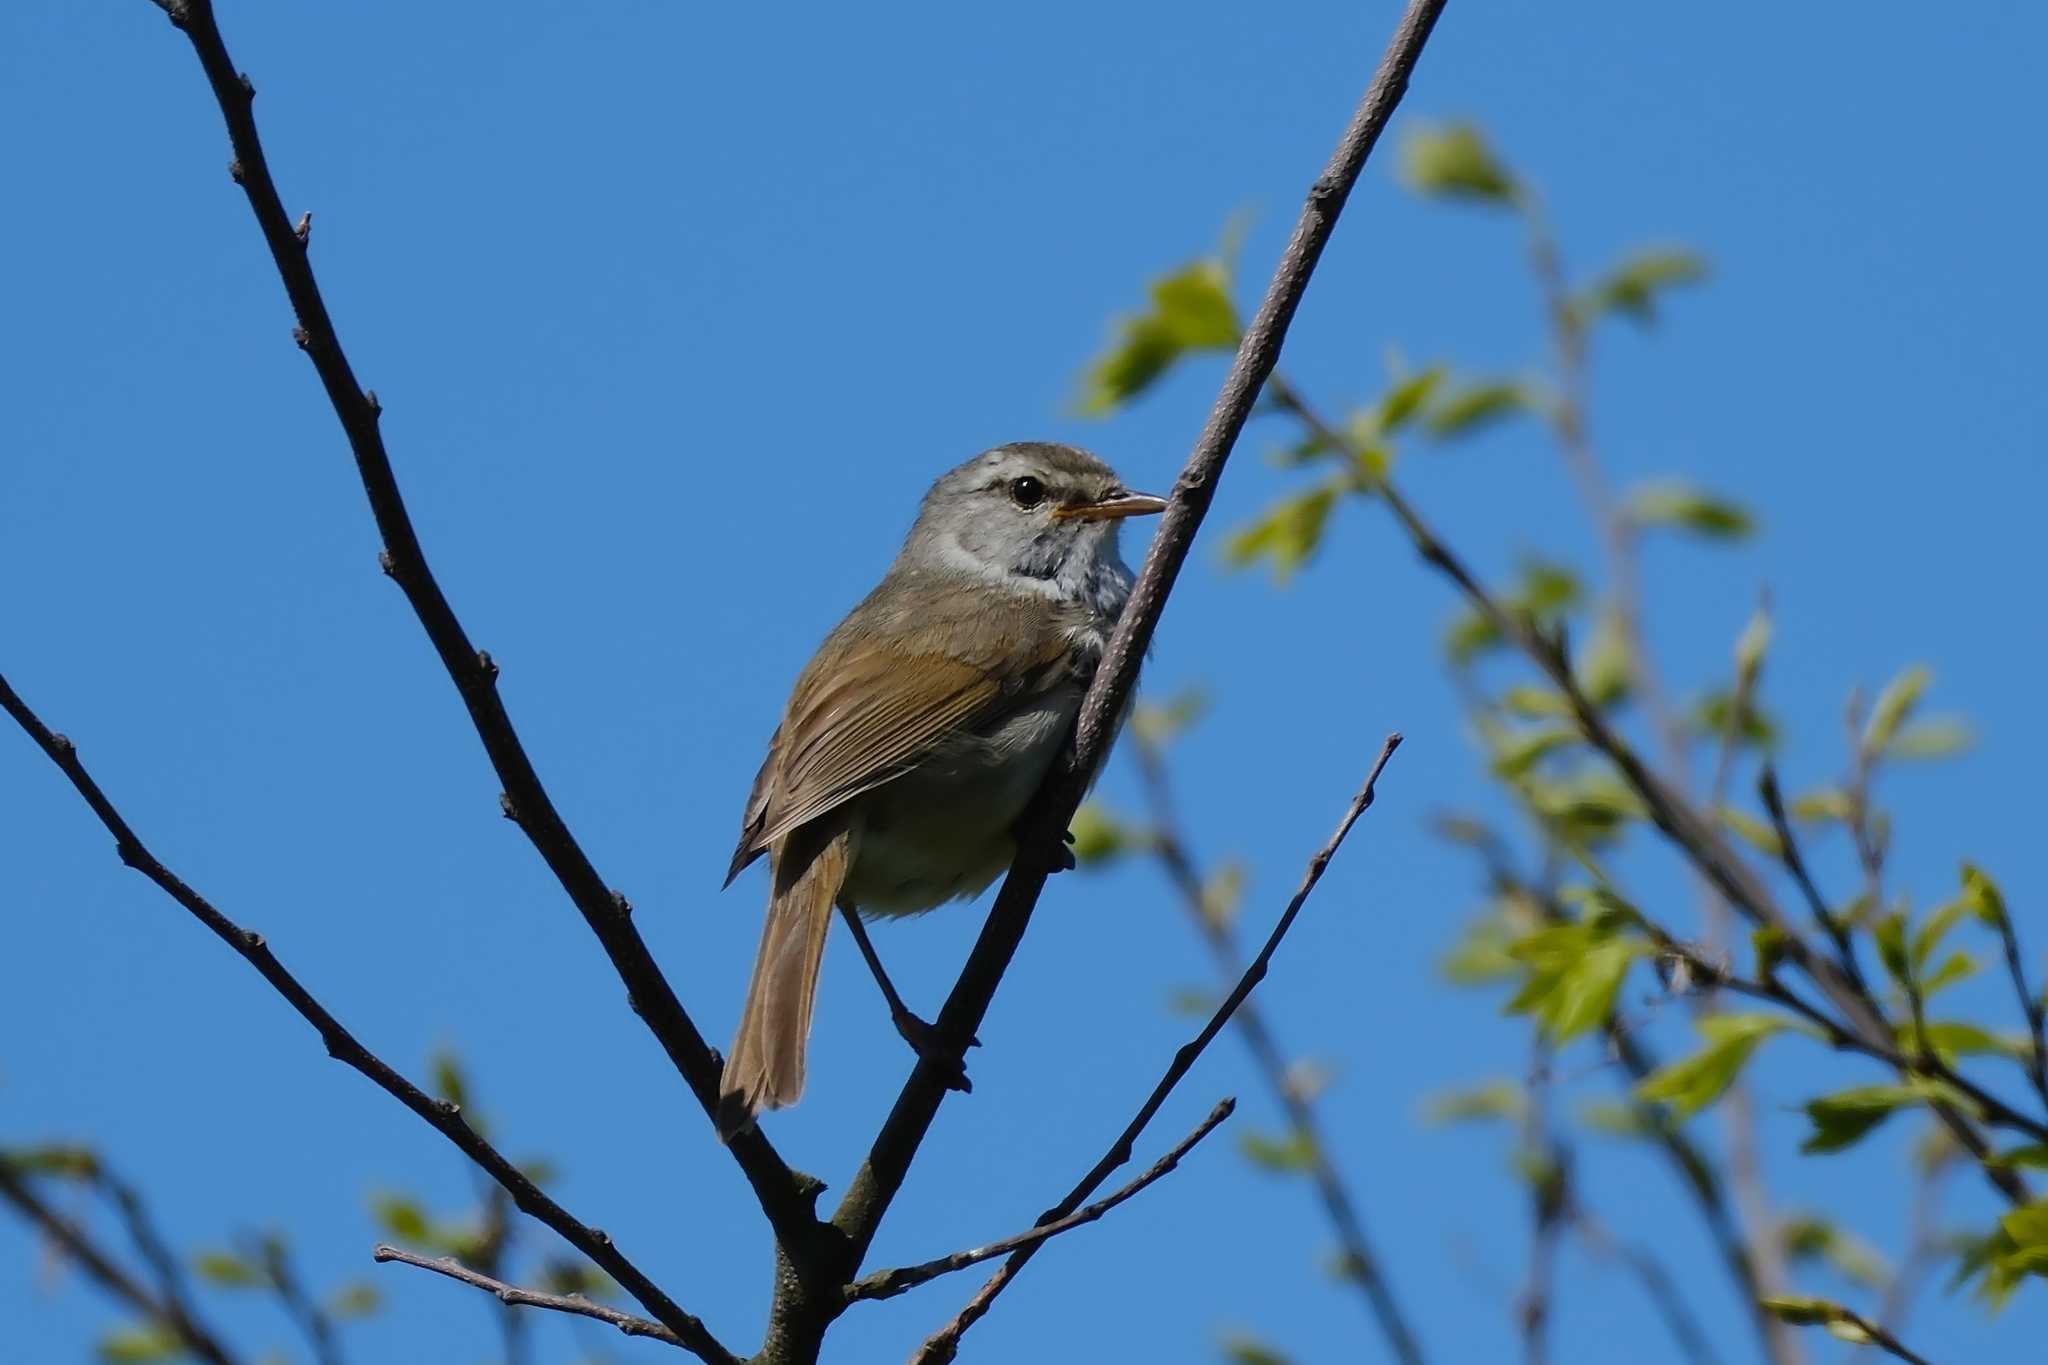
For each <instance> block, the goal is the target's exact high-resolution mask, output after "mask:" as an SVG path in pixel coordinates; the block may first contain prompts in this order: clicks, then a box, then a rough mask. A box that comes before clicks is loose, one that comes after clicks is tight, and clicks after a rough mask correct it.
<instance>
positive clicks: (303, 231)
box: [292, 209, 313, 246]
mask: <svg viewBox="0 0 2048 1365" xmlns="http://www.w3.org/2000/svg"><path fill="white" fill-rule="evenodd" d="M292 236H294V237H296V238H298V239H299V245H300V246H304V245H306V243H307V241H308V240H310V239H311V237H312V236H313V211H312V210H311V209H307V210H306V211H305V212H304V213H302V214H300V215H299V221H298V222H297V223H296V224H294V225H293V227H292Z"/></svg>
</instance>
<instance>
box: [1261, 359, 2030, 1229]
mask: <svg viewBox="0 0 2048 1365" xmlns="http://www.w3.org/2000/svg"><path fill="white" fill-rule="evenodd" d="M1275 379H1276V382H1275V383H1274V384H1272V385H1271V386H1270V387H1271V389H1272V392H1273V399H1274V402H1275V403H1277V404H1279V405H1280V406H1281V407H1282V408H1284V409H1286V410H1288V411H1291V412H1294V413H1295V414H1296V415H1297V416H1298V417H1299V418H1300V419H1301V420H1302V421H1304V422H1306V423H1308V424H1309V425H1310V427H1311V429H1312V430H1315V431H1317V432H1319V433H1321V434H1323V435H1324V436H1325V439H1328V440H1330V441H1333V442H1335V443H1336V445H1337V447H1338V448H1340V449H1341V448H1343V438H1342V436H1340V435H1339V434H1338V433H1337V432H1336V430H1335V429H1334V428H1332V427H1330V426H1329V425H1328V424H1327V423H1325V422H1323V421H1322V419H1321V418H1319V417H1318V416H1317V415H1316V413H1315V410H1314V409H1313V408H1311V407H1309V406H1308V404H1307V402H1306V400H1304V399H1303V398H1302V397H1301V396H1300V394H1299V393H1298V392H1297V391H1295V390H1294V389H1292V388H1291V387H1288V386H1285V385H1284V384H1283V383H1281V382H1279V381H1278V377H1277V376H1276V377H1275ZM1372 491H1373V493H1374V494H1375V495H1376V496H1377V497H1379V499H1380V500H1381V501H1382V502H1384V503H1386V505H1387V508H1388V510H1389V511H1391V512H1392V513H1393V514H1394V518H1395V520H1397V521H1398V522H1400V524H1401V526H1402V528H1403V529H1404V530H1405V531H1406V532H1407V533H1408V536H1409V539H1410V540H1411V541H1413V542H1414V545H1415V548H1416V551H1417V553H1419V554H1420V555H1421V556H1422V559H1423V562H1425V563H1427V564H1429V565H1430V566H1432V567H1433V568H1435V569H1437V570H1438V571H1440V572H1441V573H1442V574H1443V575H1444V576H1445V577H1446V578H1448V579H1450V580H1451V582H1452V583H1454V584H1456V585H1457V587H1458V588H1459V590H1460V591H1462V592H1463V593H1464V594H1465V596H1466V599H1467V600H1468V601H1469V602H1470V603H1471V604H1472V606H1473V607H1474V608H1476V609H1477V610H1478V611H1479V612H1480V613H1481V615H1483V616H1484V617H1485V618H1486V620H1487V622H1488V623H1489V624H1490V625H1491V626H1492V627H1493V628H1494V629H1495V630H1496V631H1498V632H1499V633H1500V635H1501V638H1503V639H1505V640H1508V641H1510V642H1512V643H1513V644H1514V645H1515V647H1516V648H1517V649H1520V650H1521V651H1522V652H1523V653H1524V654H1525V655H1527V656H1528V658H1529V659H1530V660H1531V661H1532V662H1534V663H1535V664H1536V666H1537V667H1538V668H1540V669H1541V670H1542V671H1543V673H1544V674H1545V676H1547V677H1548V678H1549V679H1550V681H1551V683H1552V685H1553V686H1555V687H1556V688H1557V690H1558V692H1559V694H1560V695H1561V696H1563V697H1564V699H1565V701H1566V702H1567V704H1569V705H1570V707H1571V710H1572V715H1573V718H1574V719H1575V720H1576V721H1577V723H1578V726H1579V730H1580V732H1581V733H1582V734H1584V735H1585V737H1586V741H1587V743H1589V744H1591V745H1592V746H1593V747H1594V748H1595V749H1596V750H1598V751H1599V752H1601V753H1603V754H1605V755H1606V756H1607V758H1608V759H1609V761H1611V762H1612V763H1613V764H1614V766H1615V768H1616V769H1617V770H1618V771H1619V773H1620V774H1621V777H1622V780H1623V781H1624V782H1626V783H1627V785H1628V787H1629V789H1630V790H1631V791H1633V792H1634V793H1635V794H1636V795H1637V796H1638V797H1640V798H1641V799H1642V801H1643V804H1644V805H1645V807H1647V808H1648V811H1649V814H1650V819H1651V822H1652V823H1654V824H1655V825H1656V826H1657V828H1658V829H1660V830H1662V831H1663V832H1664V834H1665V836H1666V838H1668V839H1669V840H1670V841H1671V842H1672V843H1673V844H1674V845H1675V846H1676V847H1677V848H1678V849H1679V851H1680V852H1682V853H1683V854H1684V855H1685V856H1686V858H1687V859H1688V860H1689V861H1690V862H1691V863H1692V865H1693V866H1694V867H1695V868H1696V869H1698V870H1699V872H1700V873H1701V874H1702V875H1703V876H1705V877H1706V878H1707V880H1709V881H1710V882H1711V883H1713V885H1714V888H1715V889H1716V890H1717V891H1718V892H1719V893H1720V894H1721V895H1723V896H1724V897H1726V898H1727V900H1728V902H1729V903H1730V904H1731V905H1733V906H1735V907H1736V908H1737V909H1738V910H1740V911H1742V913H1743V914H1744V915H1745V916H1747V917H1748V918H1749V919H1750V920H1751V922H1752V923H1754V924H1756V925H1757V926H1758V927H1760V928H1768V929H1773V930H1776V931H1777V934H1778V946H1779V950H1780V951H1781V952H1782V954H1783V955H1784V958H1785V960H1786V961H1787V962H1789V963H1791V964H1792V965H1793V966H1794V967H1796V968H1798V969H1799V970H1800V971H1801V972H1803V973H1805V975H1806V976H1807V978H1808V979H1809V980H1811V981H1813V983H1814V984H1815V985H1817V986H1819V987H1820V989H1821V991H1822V992H1823V993H1824V994H1825V995H1826V996H1827V997H1828V999H1829V1001H1830V1002H1831V1003H1832V1004H1833V1005H1835V1007H1836V1008H1838V1009H1840V1010H1841V1011H1842V1014H1843V1017H1844V1018H1845V1019H1846V1020H1847V1021H1848V1022H1847V1023H1846V1024H1843V1023H1837V1022H1836V1021H1834V1020H1832V1019H1828V1018H1826V1017H1825V1016H1823V1015H1820V1014H1819V1013H1818V1012H1817V1011H1814V1010H1812V1009H1811V1007H1810V1006H1806V1005H1805V1004H1804V1002H1800V1008H1801V1009H1802V1010H1803V1011H1804V1012H1806V1013H1808V1014H1810V1015H1811V1017H1813V1018H1815V1019H1816V1020H1819V1021H1820V1022H1821V1023H1822V1024H1823V1025H1824V1026H1825V1028H1826V1029H1827V1030H1828V1031H1830V1033H1831V1036H1832V1035H1835V1034H1839V1035H1841V1036H1842V1037H1843V1038H1844V1039H1847V1038H1850V1037H1853V1039H1854V1046H1856V1047H1857V1048H1858V1049H1859V1050H1861V1051H1866V1052H1869V1053H1870V1054H1871V1055H1873V1056H1882V1057H1885V1058H1888V1059H1889V1058H1893V1057H1897V1056H1898V1054H1897V1052H1896V1051H1895V1050H1894V1049H1893V1048H1892V1047H1891V1043H1890V1040H1891V1038H1892V1037H1893V1030H1892V1026H1891V1023H1890V1021H1889V1020H1888V1019H1887V1018H1886V1016H1885V1013H1884V1011H1883V1010H1882V1009H1880V1008H1879V1007H1878V1004H1877V1002H1876V1000H1875V999H1874V998H1873V997H1872V996H1871V995H1870V993H1869V992H1868V991H1867V990H1865V989H1863V988H1862V987H1861V986H1859V985H1858V983H1857V982H1856V980H1855V979H1854V978H1853V977H1851V976H1850V974H1849V972H1848V971H1847V969H1846V968H1844V967H1843V966H1842V965H1841V964H1840V963H1837V962H1836V961H1835V960H1834V959H1832V958H1829V957H1826V956H1823V955H1821V954H1819V953H1816V952H1814V951H1813V949H1812V947H1811V945H1809V944H1808V943H1807V942H1806V940H1805V939H1804V938H1802V937H1800V935H1799V933H1798V931H1797V930H1796V929H1794V928H1793V927H1792V925H1791V924H1790V923H1789V922H1788V921H1787V920H1786V918H1785V916H1784V913H1783V912H1782V911H1781V910H1780V909H1779V908H1778V905H1777V902H1776V900H1775V899H1774V898H1773V897H1772V896H1771V893H1770V891H1769V889H1768V888H1767V887H1765V886H1764V884H1763V882H1762V881H1761V880H1760V879H1759V878H1758V877H1757V875H1756V873H1755V872H1754V871H1752V870H1751V869H1750V867H1749V865H1748V864H1747V863H1745V862H1744V861H1743V860H1742V858H1741V857H1740V856H1739V855H1737V854H1736V853H1735V852H1734V850H1732V849H1731V848H1729V846H1728V843H1727V841H1726V840H1724V839H1723V838H1721V836H1720V834H1719V833H1718V832H1717V831H1716V830H1715V829H1714V827H1713V825H1712V823H1711V822H1710V821H1708V820H1707V819H1706V817H1705V816H1703V815H1702V814H1700V812H1699V811H1697V810H1696V809H1694V807H1693V806H1692V803H1691V802H1689V801H1687V800H1686V799H1685V798H1684V797H1683V796H1682V795H1681V794H1679V793H1677V792H1675V791H1674V790H1673V789H1672V788H1671V787H1670V786H1669V785H1668V784H1666V783H1665V782H1664V781H1663V779H1661V778H1659V777H1658V776H1657V775H1656V774H1655V773H1653V772H1652V771H1651V770H1650V768H1649V766H1648V765H1647V764H1646V763H1644V762H1643V760H1642V758H1641V756H1640V755H1638V754H1637V753H1636V751H1635V749H1634V748H1633V747H1631V746H1630V745H1629V743H1628V742H1627V741H1626V740H1624V739H1622V738H1621V736H1620V735H1619V734H1618V733H1617V732H1616V731H1615V729H1614V728H1613V727H1612V726H1611V725H1609V724H1608V722H1607V719H1606V717H1605V716H1603V715H1602V714H1601V712H1600V709H1599V707H1597V706H1595V705H1594V704H1593V702H1592V700H1591V699H1590V698H1589V697H1587V696H1586V694H1585V692H1584V690H1583V689H1582V688H1580V686H1579V683H1578V679H1577V678H1576V676H1575V675H1574V674H1573V672H1572V666H1571V658H1570V656H1569V655H1568V654H1567V652H1566V651H1565V648H1564V645H1563V642H1562V641H1561V640H1560V639H1557V638H1553V637H1552V636H1550V635H1548V634H1546V633H1544V632H1542V631H1540V630H1538V629H1537V628H1536V627H1535V626H1534V625H1532V624H1531V623H1530V622H1528V621H1526V620H1523V619H1521V618H1519V617H1517V616H1515V615H1514V614H1512V613H1510V612H1509V611H1508V610H1507V609H1506V608H1504V607H1502V606H1501V604H1500V602H1499V601H1498V600H1497V599H1495V598H1494V597H1493V596H1492V595H1491V594H1490V593H1488V592H1487V591H1486V589H1485V588H1484V587H1483V586H1481V585H1480V582H1479V580H1478V578H1477V577H1475V576H1474V575H1473V573H1472V571H1471V569H1469V568H1468V567H1467V566H1466V565H1465V562H1464V561H1463V560H1462V559H1460V558H1459V557H1458V556H1457V555H1456V554H1455V553H1454V552H1453V551H1452V550H1451V549H1450V547H1449V546H1448V545H1447V544H1446V543H1445V542H1444V541H1443V539H1442V538H1441V537H1439V536H1438V535H1437V534H1436V533H1435V532H1434V531H1432V530H1431V529H1430V528H1429V525H1428V523H1426V522H1424V521H1423V519H1422V517H1421V514H1420V513H1418V512H1417V511H1416V510H1415V507H1414V505H1413V504H1412V503H1410V502H1409V501H1408V500H1407V498H1405V497H1404V496H1402V494H1401V493H1400V491H1399V490H1398V489H1396V488H1395V487H1394V485H1393V483H1392V482H1390V481H1388V480H1386V479H1381V480H1379V481H1378V482H1377V483H1376V484H1375V485H1374V486H1373V490H1372ZM1731 988H1732V987H1731ZM1763 998H1766V999H1769V998H1773V997H1771V996H1768V995H1765V996H1764V997H1763ZM1838 1045H1841V1046H1848V1045H1850V1044H1849V1043H1847V1042H1842V1043H1839V1044H1838ZM1900 1065H1901V1066H1902V1069H1903V1070H1905V1071H1908V1072H1910V1071H1911V1070H1913V1069H1915V1068H1916V1067H1917V1069H1920V1070H1924V1071H1927V1072H1929V1073H1931V1074H1933V1075H1936V1076H1939V1077H1941V1078H1942V1079H1944V1080H1947V1081H1950V1082H1951V1083H1952V1084H1955V1085H1957V1086H1958V1088H1960V1089H1963V1090H1965V1091H1966V1093H1971V1095H1972V1098H1973V1099H1974V1098H1976V1097H1977V1096H1979V1095H1983V1094H1984V1092H1983V1091H1982V1089H1981V1087H1977V1086H1974V1085H1973V1084H1972V1083H1971V1082H1969V1081H1967V1080H1964V1079H1963V1078H1962V1077H1961V1076H1960V1075H1958V1074H1957V1073H1956V1071H1955V1069H1954V1068H1953V1067H1951V1066H1949V1065H1948V1064H1947V1063H1946V1062H1943V1061H1942V1060H1941V1059H1940V1058H1939V1057H1935V1056H1928V1057H1924V1058H1922V1059H1921V1060H1920V1061H1919V1062H1918V1063H1916V1064H1914V1066H1911V1067H1909V1066H1905V1065H1904V1064H1903V1063H1901V1064H1900ZM1985 1098H1986V1099H1989V1098H1990V1097H1988V1096H1986V1097H1985ZM1986 1108H1987V1110H1988V1112H1990V1113H1991V1114H1993V1115H1995V1116H1998V1117H1999V1119H2000V1121H2005V1122H2010V1121H2013V1120H2018V1126H2022V1127H2025V1128H2028V1129H2030V1130H2031V1129H2033V1128H2034V1127H2036V1125H2035V1124H2034V1121H2033V1120H2031V1119H2027V1118H2025V1117H2024V1116H2022V1115H2018V1114H2017V1113H2016V1111H2014V1110H2013V1109H2012V1108H2011V1107H2010V1106H2008V1105H2005V1104H2004V1103H2003V1102H2000V1101H1997V1100H1991V1101H1990V1103H1989V1104H1988V1105H1986ZM1934 1111H1935V1113H1936V1114H1937V1115H1939V1116H1940V1117H1941V1120H1942V1122H1943V1123H1944V1124H1945V1125H1946V1126H1947V1127H1948V1128H1949V1130H1950V1131H1951V1132H1953V1133H1954V1134H1955V1136H1956V1140H1957V1141H1958V1142H1961V1143H1962V1144H1963V1146H1965V1147H1966V1148H1968V1149H1969V1150H1970V1151H1971V1153H1972V1154H1974V1155H1977V1156H1979V1157H1980V1161H1979V1165H1980V1167H1981V1169H1982V1170H1983V1173H1984V1177H1985V1179H1986V1180H1988V1181H1990V1182H1991V1184H1992V1185H1994V1186H1995V1187H1997V1189H1998V1191H1999V1193H2000V1194H2002V1195H2004V1196H2005V1197H2006V1198H2007V1199H2009V1200H2011V1201H2012V1202H2013V1203H2015V1204H2024V1203H2026V1202H2028V1200H2029V1199H2030V1198H2031V1196H2030V1195H2029V1193H2028V1190H2027V1184H2026V1182H2025V1181H2024V1180H2022V1179H2020V1177H2019V1176H2018V1175H2016V1174H2015V1173H2014V1172H2012V1171H2011V1170H2010V1169H2007V1168H2005V1167H2002V1166H1999V1165H1997V1164H1995V1163H1990V1162H1985V1161H1982V1160H1981V1158H1982V1156H1983V1155H1984V1154H1985V1153H1986V1152H1988V1150H1989V1148H1988V1146H1987V1144H1986V1143H1985V1142H1984V1139H1983V1136H1982V1135H1981V1134H1979V1133H1977V1132H1976V1130H1975V1129H1974V1127H1972V1125H1971V1124H1970V1122H1969V1120H1968V1118H1966V1117H1965V1116H1964V1115H1962V1114H1960V1113H1958V1112H1957V1111H1956V1109H1955V1108H1954V1106H1952V1105H1949V1104H1946V1103H1941V1102H1937V1103H1936V1104H1935V1106H1934Z"/></svg>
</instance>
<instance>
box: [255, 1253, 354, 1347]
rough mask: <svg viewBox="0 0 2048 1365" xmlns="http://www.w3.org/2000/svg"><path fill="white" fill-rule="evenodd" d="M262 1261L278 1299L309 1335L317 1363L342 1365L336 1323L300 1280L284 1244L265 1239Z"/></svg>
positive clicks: (309, 1342)
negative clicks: (335, 1328)
mask: <svg viewBox="0 0 2048 1365" xmlns="http://www.w3.org/2000/svg"><path fill="white" fill-rule="evenodd" d="M257 1250H258V1253H259V1255H260V1256H261V1258H262V1262H263V1269H264V1273H265V1274H267V1275H269V1276H270V1284H271V1288H273V1289H275V1290H276V1291H277V1297H278V1299H279V1300H280V1301H281V1302H282V1303H283V1304H284V1307H285V1312H287V1313H288V1314H290V1315H291V1318H292V1320H293V1321H294V1322H296V1323H298V1325H299V1330H300V1331H301V1332H303V1333H305V1336H306V1344H307V1345H308V1346H310V1347H311V1348H312V1351H313V1359H314V1360H315V1361H317V1362H318V1363H319V1365H341V1343H340V1341H339V1340H338V1339H337V1336H336V1333H335V1330H334V1319H333V1318H332V1317H330V1316H328V1314H327V1311H326V1310H325V1309H323V1308H322V1307H321V1306H320V1305H319V1304H318V1303H316V1302H314V1300H313V1296H312V1295H311V1294H308V1293H307V1292H306V1287H305V1285H304V1284H302V1283H301V1282H300V1280H299V1275H298V1270H297V1268H296V1267H294V1266H293V1265H292V1259H291V1255H290V1253H289V1252H287V1251H286V1250H285V1246H284V1242H283V1241H282V1240H281V1239H279V1238H277V1237H265V1238H263V1239H262V1241H261V1243H260V1245H259V1246H258V1248H257Z"/></svg>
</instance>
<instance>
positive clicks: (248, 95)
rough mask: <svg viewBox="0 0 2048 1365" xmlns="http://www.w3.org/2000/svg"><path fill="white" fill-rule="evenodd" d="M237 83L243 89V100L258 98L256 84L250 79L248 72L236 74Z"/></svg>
mask: <svg viewBox="0 0 2048 1365" xmlns="http://www.w3.org/2000/svg"><path fill="white" fill-rule="evenodd" d="M235 83H236V84H238V85H240V86H241V87H242V98H243V99H245V100H253V99H255V98H256V82H254V81H252V80H250V79H249V73H248V72H246V71H237V72H236V73H235Z"/></svg>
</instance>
